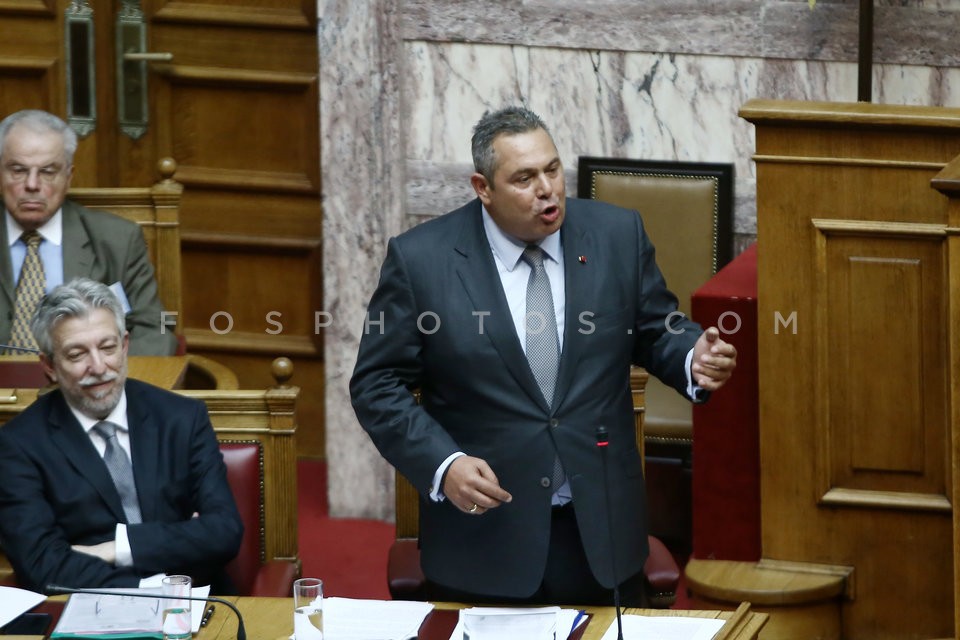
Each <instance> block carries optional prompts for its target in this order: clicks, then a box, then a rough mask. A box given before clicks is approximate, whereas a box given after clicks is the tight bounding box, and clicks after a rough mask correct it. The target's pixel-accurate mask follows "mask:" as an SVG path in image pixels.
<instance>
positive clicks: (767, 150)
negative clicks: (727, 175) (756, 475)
mask: <svg viewBox="0 0 960 640" xmlns="http://www.w3.org/2000/svg"><path fill="white" fill-rule="evenodd" d="M740 114H741V116H742V117H744V118H745V119H747V120H749V121H750V122H752V123H753V124H754V125H755V127H756V154H755V156H754V160H755V162H756V169H757V232H758V242H757V246H758V272H757V283H758V318H759V320H758V324H759V336H758V358H759V396H760V398H759V399H760V455H761V476H760V478H761V479H760V482H761V547H762V558H761V560H760V562H759V563H752V565H750V566H746V567H745V566H744V565H743V564H742V563H730V568H729V570H727V569H723V570H720V571H714V570H715V569H717V567H716V566H713V567H709V566H706V565H709V564H710V561H697V562H691V566H690V567H689V570H688V578H691V576H692V578H691V579H690V582H691V586H692V587H693V589H694V591H695V592H697V593H700V594H704V593H705V592H709V591H711V589H712V588H714V587H718V588H720V587H722V588H726V589H728V591H730V593H729V595H730V597H731V598H736V601H739V600H740V599H743V600H748V601H751V602H754V604H755V605H756V604H757V602H758V601H759V600H763V598H767V600H766V602H768V603H771V602H774V601H777V600H778V599H779V602H781V603H792V604H794V605H802V604H803V602H804V600H803V598H804V597H807V598H808V604H809V606H810V607H811V610H812V608H817V609H818V613H817V614H816V615H821V616H823V617H824V622H823V625H824V626H823V628H822V629H818V630H817V633H818V634H820V635H819V637H827V638H829V637H842V638H851V639H860V638H870V639H880V640H882V639H885V638H891V639H892V638H945V637H953V636H954V633H955V631H954V629H955V619H956V618H957V616H958V612H960V609H958V608H957V605H956V603H955V597H954V594H955V592H957V589H956V580H957V578H956V577H955V575H957V554H955V552H954V549H955V548H956V546H955V545H956V544H958V543H960V540H958V539H957V538H956V533H955V532H956V525H955V521H956V518H957V514H956V513H955V512H954V509H953V496H954V495H955V492H954V489H955V487H956V486H957V482H958V477H960V473H958V472H960V468H958V464H957V460H958V451H960V449H958V447H960V445H958V428H960V344H958V341H960V306H958V305H960V244H958V234H960V161H957V160H954V158H955V157H957V155H958V153H960V110H958V109H945V108H927V107H903V106H899V107H895V106H885V105H875V104H864V103H859V104H838V103H811V102H782V101H765V100H755V101H751V102H748V103H747V104H746V105H745V106H744V107H743V108H742V110H741V112H740ZM951 161H953V162H952V163H951ZM948 163H950V164H949V167H947V165H948ZM945 167H947V168H946V169H945ZM938 175H939V177H938ZM935 187H936V188H935ZM937 189H940V191H942V192H943V193H941V192H939V191H938V190H937ZM944 194H946V195H948V196H950V198H958V200H952V199H948V197H944ZM691 571H692V574H691ZM770 571H773V572H780V573H779V575H780V577H784V576H786V577H789V576H790V575H795V576H797V577H798V578H800V577H804V576H806V577H808V578H809V577H811V576H812V577H817V576H819V577H820V581H819V587H820V590H819V592H817V593H813V594H807V595H806V596H804V595H803V594H798V593H795V592H792V591H791V588H790V586H789V582H790V581H789V579H784V580H781V581H780V582H779V584H781V585H782V586H781V587H780V589H781V591H780V592H779V593H777V594H771V593H761V587H760V585H761V584H763V583H764V577H765V572H770ZM733 574H736V576H737V577H736V582H733V581H732V578H731V576H732V575H733ZM799 582H801V581H800V580H799V579H798V583H799ZM767 584H769V581H767ZM731 585H733V586H731ZM713 595H716V591H713ZM824 607H825V608H824ZM755 608H757V609H759V610H767V611H771V612H772V615H771V619H770V624H769V625H768V627H767V629H766V630H765V632H764V636H765V637H778V636H777V634H776V633H775V632H776V631H777V629H778V613H777V612H776V611H777V607H776V606H771V607H770V608H767V609H764V608H762V607H756V606H755ZM801 608H802V607H801ZM781 628H782V627H781ZM768 631H769V632H770V635H768V633H767V632H768ZM788 635H789V631H785V633H784V635H782V636H780V637H788Z"/></svg>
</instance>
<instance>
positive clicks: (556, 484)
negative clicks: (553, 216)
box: [523, 245, 564, 491]
mask: <svg viewBox="0 0 960 640" xmlns="http://www.w3.org/2000/svg"><path fill="white" fill-rule="evenodd" d="M523 261H524V262H526V263H527V264H528V265H530V278H529V279H528V280H527V316H526V318H525V320H524V322H525V326H526V332H527V336H526V341H527V362H529V363H530V370H531V371H533V377H534V378H536V380H537V385H538V386H539V387H540V392H541V393H543V397H544V398H545V399H546V401H547V404H548V405H551V404H553V391H554V387H556V384H557V370H558V369H559V367H560V338H559V335H558V333H557V316H556V314H555V313H554V309H553V292H552V291H551V290H550V278H548V277H547V272H546V270H545V269H544V268H543V249H541V248H540V247H538V246H536V245H529V246H527V248H526V249H524V250H523ZM551 481H552V483H553V485H552V486H553V489H554V491H556V490H557V489H559V488H560V486H561V485H562V484H563V481H564V472H563V465H562V464H561V463H560V457H559V456H557V457H556V458H555V459H554V465H553V477H552V478H551Z"/></svg>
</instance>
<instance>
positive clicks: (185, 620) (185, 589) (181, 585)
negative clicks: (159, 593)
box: [160, 576, 193, 640]
mask: <svg viewBox="0 0 960 640" xmlns="http://www.w3.org/2000/svg"><path fill="white" fill-rule="evenodd" d="M191 587H193V580H192V579H191V578H190V576H166V577H165V578H164V579H163V595H165V596H186V597H187V598H189V597H190V593H191V591H190V590H191ZM160 602H161V604H162V605H163V640H190V638H191V633H190V627H191V626H192V619H191V617H190V600H180V599H175V598H163V599H162V600H161V601H160Z"/></svg>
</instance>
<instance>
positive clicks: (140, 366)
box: [0, 355, 188, 389]
mask: <svg viewBox="0 0 960 640" xmlns="http://www.w3.org/2000/svg"><path fill="white" fill-rule="evenodd" d="M187 361H188V357H187V356H130V357H129V358H128V360H127V365H128V372H127V373H128V375H129V376H130V377H131V378H136V379H137V380H143V381H144V382H149V383H150V384H152V385H155V386H157V387H162V388H164V389H179V388H181V387H182V386H183V378H184V375H185V374H186V372H187ZM3 370H6V371H7V372H9V375H6V374H4V375H0V380H2V381H3V382H2V384H0V387H3V388H19V389H31V388H33V389H36V388H39V387H41V386H45V385H46V379H45V378H44V376H43V371H42V369H41V368H40V359H39V358H38V357H37V356H32V355H23V356H0V374H3Z"/></svg>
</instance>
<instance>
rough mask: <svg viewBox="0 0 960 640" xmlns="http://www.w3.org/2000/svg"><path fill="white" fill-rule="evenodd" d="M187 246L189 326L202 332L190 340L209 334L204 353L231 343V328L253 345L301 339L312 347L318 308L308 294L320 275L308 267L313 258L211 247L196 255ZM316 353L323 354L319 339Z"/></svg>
mask: <svg viewBox="0 0 960 640" xmlns="http://www.w3.org/2000/svg"><path fill="white" fill-rule="evenodd" d="M184 244H185V246H184V252H183V264H184V273H185V274H186V275H185V282H184V285H185V286H184V302H185V304H186V306H187V308H188V309H190V315H189V317H188V318H186V326H187V327H189V328H191V329H195V330H197V332H196V333H194V334H191V335H199V333H200V332H204V333H208V334H209V341H204V342H205V343H204V347H205V348H213V347H215V345H216V343H217V342H218V341H219V340H221V339H225V338H228V337H229V333H230V332H229V331H227V329H228V328H230V325H231V323H232V329H233V330H234V331H241V332H246V333H247V334H248V336H249V337H248V340H254V341H261V342H263V343H268V344H269V343H270V342H272V341H279V340H280V339H282V338H284V337H289V336H296V337H302V338H305V339H307V340H308V342H311V343H312V342H313V338H314V336H315V335H316V334H315V331H314V310H315V309H314V308H311V306H312V305H310V298H309V294H308V292H309V291H311V290H312V289H313V288H314V287H313V286H312V285H313V284H314V283H313V280H314V279H315V278H316V277H318V276H319V272H317V273H316V274H315V275H313V274H311V273H310V270H309V269H308V268H307V267H308V266H309V265H310V264H312V262H313V260H314V255H313V254H312V253H309V252H301V251H282V252H281V251H277V250H276V249H275V248H273V247H268V248H261V249H260V250H257V247H251V246H248V247H246V248H244V249H242V250H236V249H233V250H223V248H222V247H214V246H211V245H201V246H200V247H198V248H199V249H200V250H199V251H195V250H193V247H191V245H190V244H189V243H188V242H185V243H184ZM190 274H205V277H202V278H200V277H198V278H191V277H190ZM210 274H216V277H209V275H210ZM223 300H228V301H230V302H229V304H224V303H223ZM305 303H306V304H305ZM316 310H320V309H319V307H317V308H316ZM211 324H212V325H213V326H212V327H211ZM254 336H256V337H254ZM191 343H193V339H191ZM314 353H315V354H318V353H319V340H317V341H316V347H315V351H314Z"/></svg>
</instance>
